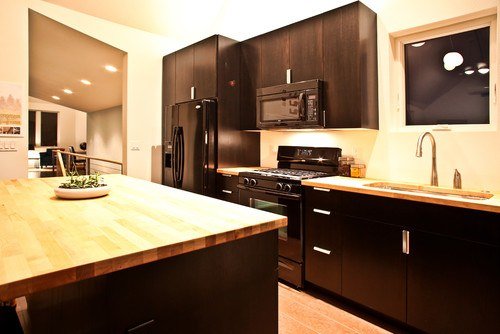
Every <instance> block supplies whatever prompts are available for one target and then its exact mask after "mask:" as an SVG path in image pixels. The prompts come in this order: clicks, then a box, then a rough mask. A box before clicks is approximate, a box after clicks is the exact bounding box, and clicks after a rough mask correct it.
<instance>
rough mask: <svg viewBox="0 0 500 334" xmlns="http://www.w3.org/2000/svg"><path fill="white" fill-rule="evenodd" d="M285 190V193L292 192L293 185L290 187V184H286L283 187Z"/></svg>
mask: <svg viewBox="0 0 500 334" xmlns="http://www.w3.org/2000/svg"><path fill="white" fill-rule="evenodd" d="M283 190H284V191H291V190H292V186H291V185H289V184H285V185H284V186H283Z"/></svg>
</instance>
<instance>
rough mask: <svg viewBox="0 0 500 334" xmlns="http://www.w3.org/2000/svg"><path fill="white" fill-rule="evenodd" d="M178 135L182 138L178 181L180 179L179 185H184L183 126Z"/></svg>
mask: <svg viewBox="0 0 500 334" xmlns="http://www.w3.org/2000/svg"><path fill="white" fill-rule="evenodd" d="M178 136H179V139H180V140H179V147H180V150H179V170H178V175H179V178H178V181H179V187H182V179H183V178H184V132H183V131H182V127H179V130H178Z"/></svg>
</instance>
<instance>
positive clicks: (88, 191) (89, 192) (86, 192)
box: [54, 186, 111, 199]
mask: <svg viewBox="0 0 500 334" xmlns="http://www.w3.org/2000/svg"><path fill="white" fill-rule="evenodd" d="M110 190H111V187H110V186H103V187H97V188H84V189H67V188H59V187H57V188H54V193H55V194H56V196H57V197H59V198H64V199H85V198H95V197H101V196H105V195H107V194H108V193H109V191H110Z"/></svg>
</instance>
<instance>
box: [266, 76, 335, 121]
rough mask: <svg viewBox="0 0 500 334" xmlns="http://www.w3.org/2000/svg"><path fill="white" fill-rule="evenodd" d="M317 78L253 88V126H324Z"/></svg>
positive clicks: (320, 91)
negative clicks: (255, 108) (254, 116)
mask: <svg viewBox="0 0 500 334" xmlns="http://www.w3.org/2000/svg"><path fill="white" fill-rule="evenodd" d="M322 87H323V84H322V81H321V80H308V81H301V82H295V83H290V84H284V85H278V86H272V87H265V88H259V89H257V128H259V129H303V128H324V127H325V123H324V119H325V117H324V116H325V115H324V110H323V99H322V91H323V89H322Z"/></svg>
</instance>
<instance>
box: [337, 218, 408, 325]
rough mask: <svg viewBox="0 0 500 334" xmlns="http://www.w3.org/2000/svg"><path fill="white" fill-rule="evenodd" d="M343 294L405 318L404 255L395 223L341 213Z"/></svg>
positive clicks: (400, 231)
mask: <svg viewBox="0 0 500 334" xmlns="http://www.w3.org/2000/svg"><path fill="white" fill-rule="evenodd" d="M341 219H342V295H343V296H344V297H346V298H349V299H351V300H353V301H356V302H358V303H360V304H363V305H365V306H367V307H369V308H371V309H373V310H376V311H378V312H380V313H383V314H385V315H388V316H390V317H393V318H395V319H398V320H400V321H405V320H406V258H405V257H406V255H405V254H403V252H402V240H403V238H402V229H401V228H400V227H398V226H394V225H388V224H383V223H379V222H373V221H369V220H365V219H361V218H355V217H350V216H342V217H341Z"/></svg>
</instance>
